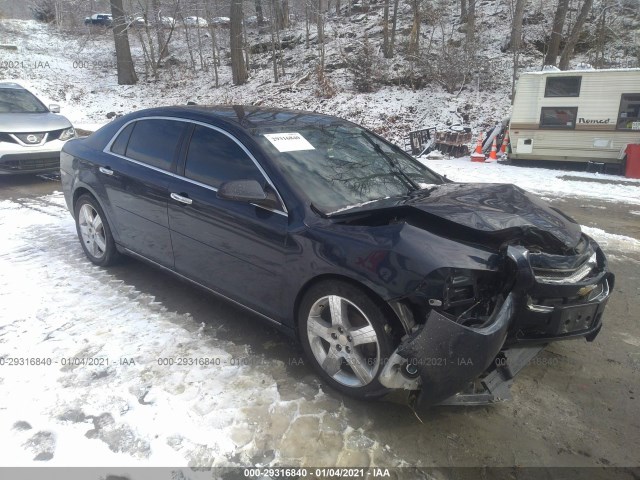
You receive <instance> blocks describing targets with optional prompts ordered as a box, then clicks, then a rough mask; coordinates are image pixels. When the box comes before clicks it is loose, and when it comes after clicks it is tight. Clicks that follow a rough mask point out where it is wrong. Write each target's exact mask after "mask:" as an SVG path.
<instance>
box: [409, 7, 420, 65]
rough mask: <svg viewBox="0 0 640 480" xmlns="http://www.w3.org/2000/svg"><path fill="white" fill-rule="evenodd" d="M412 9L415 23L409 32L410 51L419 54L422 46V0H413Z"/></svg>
mask: <svg viewBox="0 0 640 480" xmlns="http://www.w3.org/2000/svg"><path fill="white" fill-rule="evenodd" d="M411 9H412V10H413V24H412V25H411V33H410V34H409V53H410V54H413V55H417V54H418V47H419V46H420V0H411Z"/></svg>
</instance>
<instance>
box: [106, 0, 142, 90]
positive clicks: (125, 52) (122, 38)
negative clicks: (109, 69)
mask: <svg viewBox="0 0 640 480" xmlns="http://www.w3.org/2000/svg"><path fill="white" fill-rule="evenodd" d="M111 15H113V39H114V42H115V45H116V59H117V65H118V85H135V84H136V82H137V81H138V76H137V75H136V70H135V67H134V65H133V59H132V58H131V47H130V46H129V36H128V34H127V21H126V19H125V15H124V9H123V8H122V0H111Z"/></svg>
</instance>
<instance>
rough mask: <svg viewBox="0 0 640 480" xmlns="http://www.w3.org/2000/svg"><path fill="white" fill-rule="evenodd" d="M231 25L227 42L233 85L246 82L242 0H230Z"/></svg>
mask: <svg viewBox="0 0 640 480" xmlns="http://www.w3.org/2000/svg"><path fill="white" fill-rule="evenodd" d="M229 16H230V18H231V26H230V29H229V35H230V38H229V44H230V49H231V75H232V77H233V84H234V85H242V84H244V83H246V82H247V69H246V67H245V64H244V54H243V51H242V0H231V13H230V15H229Z"/></svg>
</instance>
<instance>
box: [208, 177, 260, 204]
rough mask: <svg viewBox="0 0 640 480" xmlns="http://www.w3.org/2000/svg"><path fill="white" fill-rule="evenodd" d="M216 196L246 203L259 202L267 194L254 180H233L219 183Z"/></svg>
mask: <svg viewBox="0 0 640 480" xmlns="http://www.w3.org/2000/svg"><path fill="white" fill-rule="evenodd" d="M218 198H224V199H225V200H236V201H238V202H246V203H261V202H263V201H265V200H266V199H267V194H266V193H265V191H264V189H263V188H262V187H261V186H260V184H259V183H258V182H257V181H256V180H233V181H231V182H225V183H223V184H222V185H220V188H219V189H218Z"/></svg>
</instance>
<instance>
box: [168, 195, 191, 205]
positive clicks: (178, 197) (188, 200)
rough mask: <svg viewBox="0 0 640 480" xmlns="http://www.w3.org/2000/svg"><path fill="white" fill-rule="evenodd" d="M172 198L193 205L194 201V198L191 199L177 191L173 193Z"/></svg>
mask: <svg viewBox="0 0 640 480" xmlns="http://www.w3.org/2000/svg"><path fill="white" fill-rule="evenodd" d="M171 198H173V199H174V200H175V201H177V202H180V203H184V204H185V205H191V204H192V203H193V200H191V199H190V198H189V197H183V196H182V195H180V194H177V193H172V194H171Z"/></svg>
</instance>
